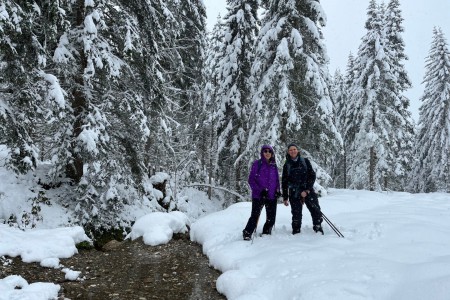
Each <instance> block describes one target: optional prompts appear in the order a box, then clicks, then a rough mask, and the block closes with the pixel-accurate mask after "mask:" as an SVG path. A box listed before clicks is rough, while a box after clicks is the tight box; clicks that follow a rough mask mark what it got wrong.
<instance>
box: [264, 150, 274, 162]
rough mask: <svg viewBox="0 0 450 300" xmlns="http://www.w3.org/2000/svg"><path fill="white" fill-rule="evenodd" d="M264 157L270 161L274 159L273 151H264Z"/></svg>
mask: <svg viewBox="0 0 450 300" xmlns="http://www.w3.org/2000/svg"><path fill="white" fill-rule="evenodd" d="M263 155H264V158H265V159H267V160H269V159H270V158H271V157H272V150H270V149H264V150H263Z"/></svg>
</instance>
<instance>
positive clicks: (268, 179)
mask: <svg viewBox="0 0 450 300" xmlns="http://www.w3.org/2000/svg"><path fill="white" fill-rule="evenodd" d="M248 183H249V185H250V188H251V190H252V212H251V215H250V218H249V219H248V222H247V226H245V229H244V230H243V232H242V234H243V237H244V240H250V239H251V236H252V233H253V232H254V231H255V230H256V226H257V225H258V219H259V216H260V214H261V211H262V209H263V207H264V206H265V207H266V223H265V224H264V227H263V232H262V233H263V234H270V233H271V232H272V227H273V225H274V224H275V217H276V214H277V197H279V196H280V195H281V193H280V177H279V175H278V168H277V164H276V162H275V153H274V151H273V148H272V146H270V145H263V146H262V147H261V158H260V159H257V160H255V161H254V162H253V164H252V168H251V170H250V174H249V176H248Z"/></svg>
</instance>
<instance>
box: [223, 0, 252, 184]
mask: <svg viewBox="0 0 450 300" xmlns="http://www.w3.org/2000/svg"><path fill="white" fill-rule="evenodd" d="M257 2H258V1H256V0H228V1H227V4H228V13H227V15H226V16H225V18H224V26H223V30H224V32H223V38H224V40H223V44H222V46H221V48H220V49H219V51H220V52H221V53H220V56H221V58H220V60H219V61H218V63H217V68H218V70H217V74H218V78H217V79H218V87H217V88H218V89H217V95H216V97H217V105H218V106H217V111H216V124H217V127H218V128H217V134H218V147H219V148H218V150H217V151H218V164H219V166H218V167H219V168H220V175H219V178H220V179H221V181H222V182H223V183H224V184H225V185H226V186H227V187H232V188H234V189H235V190H236V191H238V192H244V191H246V190H247V184H246V178H247V174H246V173H247V172H246V171H247V168H246V167H247V166H245V165H243V164H242V163H237V158H238V157H239V156H240V155H241V154H242V153H243V151H244V150H245V144H246V132H247V126H248V124H247V122H248V115H247V114H248V106H249V99H250V98H251V94H250V82H249V78H250V69H251V63H252V61H253V47H254V42H255V39H256V35H257V21H258V20H257V9H258V4H257Z"/></svg>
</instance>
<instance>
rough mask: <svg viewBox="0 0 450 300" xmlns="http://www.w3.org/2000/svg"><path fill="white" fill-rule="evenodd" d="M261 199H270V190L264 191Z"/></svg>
mask: <svg viewBox="0 0 450 300" xmlns="http://www.w3.org/2000/svg"><path fill="white" fill-rule="evenodd" d="M260 197H261V199H266V198H268V197H269V190H268V189H263V190H262V191H261V194H260Z"/></svg>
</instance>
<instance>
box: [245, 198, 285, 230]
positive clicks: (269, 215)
mask: <svg viewBox="0 0 450 300" xmlns="http://www.w3.org/2000/svg"><path fill="white" fill-rule="evenodd" d="M264 206H265V207H266V223H264V226H263V232H262V233H263V234H270V233H271V232H272V227H273V225H275V218H276V215H277V201H276V200H275V199H271V200H270V199H258V198H253V199H252V213H251V215H250V218H249V219H248V222H247V226H245V229H244V231H245V232H246V233H247V234H249V235H251V234H252V233H253V231H255V228H256V226H257V225H258V224H257V223H258V220H259V216H260V215H261V211H262V209H263V207H264Z"/></svg>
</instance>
